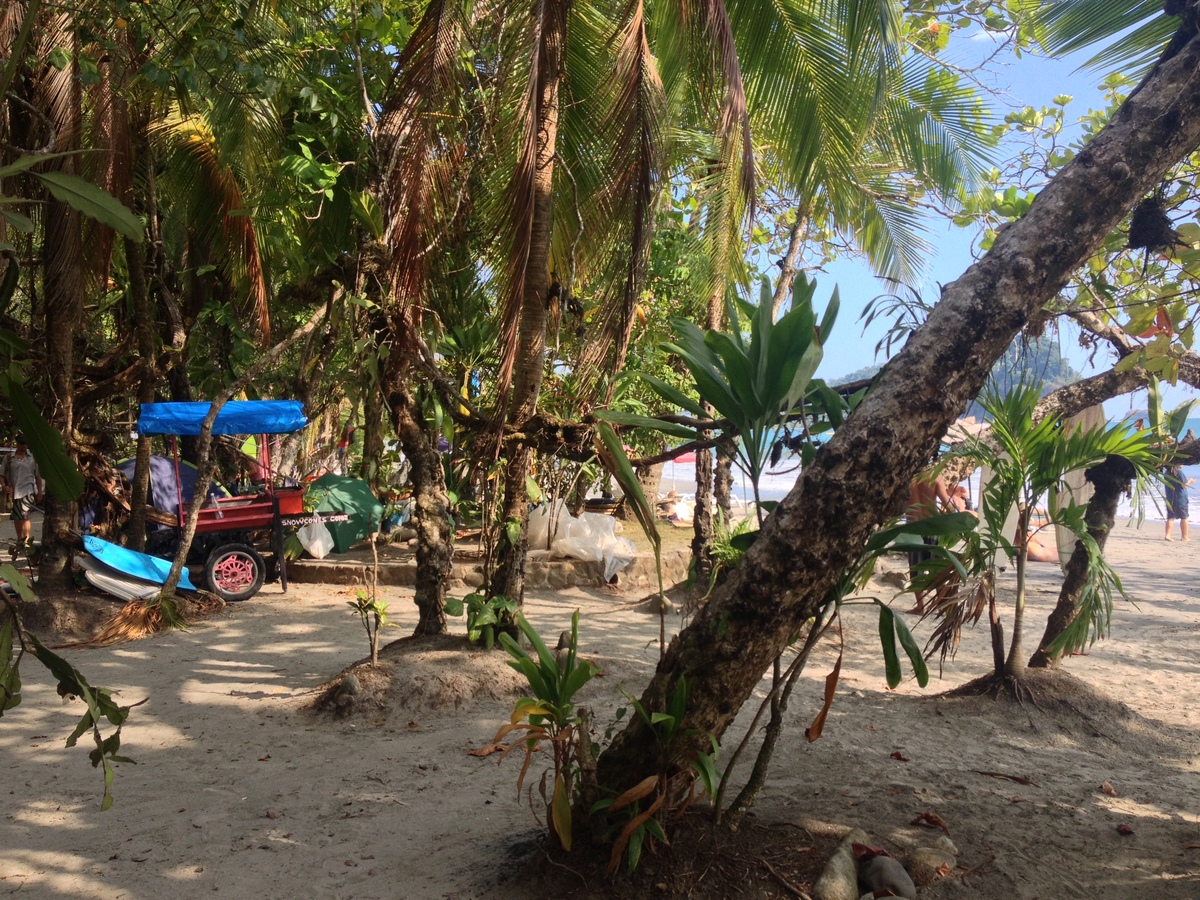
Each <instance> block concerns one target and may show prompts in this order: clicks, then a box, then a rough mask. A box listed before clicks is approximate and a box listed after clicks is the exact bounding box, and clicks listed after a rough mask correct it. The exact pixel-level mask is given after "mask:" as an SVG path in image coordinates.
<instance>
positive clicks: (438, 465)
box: [385, 353, 454, 635]
mask: <svg viewBox="0 0 1200 900" xmlns="http://www.w3.org/2000/svg"><path fill="white" fill-rule="evenodd" d="M392 355H393V356H395V357H398V356H400V354H399V353H393V354H392ZM405 369H406V370H405V371H401V372H395V373H393V374H391V375H390V376H389V377H388V383H387V384H386V385H385V390H386V392H387V403H388V407H389V408H390V409H391V413H392V425H393V427H394V428H395V430H396V436H397V437H398V438H399V440H400V446H401V448H403V450H404V455H405V456H406V457H407V458H408V462H409V465H410V466H411V467H412V468H411V469H410V470H409V478H410V480H411V481H412V486H413V515H412V523H413V527H414V528H415V529H416V531H417V582H416V594H415V596H414V597H413V602H414V603H416V605H417V611H418V620H417V627H416V629H414V631H413V634H414V635H423V634H445V633H446V613H445V611H444V606H445V602H446V582H447V581H448V580H449V578H450V569H451V566H452V561H453V555H454V522H453V520H452V519H451V518H450V499H449V497H448V496H447V494H446V477H445V470H444V469H443V468H442V456H441V454H440V453H438V451H437V446H436V444H434V442H433V440H432V439H431V432H430V431H429V429H428V427H427V426H426V423H425V417H424V416H423V415H422V414H421V407H420V405H419V404H418V403H417V400H416V397H414V396H413V393H412V385H411V384H410V383H409V378H408V376H409V375H410V374H411V370H408V369H407V367H405Z"/></svg>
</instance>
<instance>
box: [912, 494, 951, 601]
mask: <svg viewBox="0 0 1200 900" xmlns="http://www.w3.org/2000/svg"><path fill="white" fill-rule="evenodd" d="M955 508H956V507H955V505H954V502H953V501H952V500H951V497H950V490H949V489H948V488H947V487H946V482H945V481H943V480H942V477H941V476H940V475H936V476H930V475H928V474H922V475H918V476H917V477H916V478H914V479H913V481H912V484H911V485H910V487H909V495H908V511H907V512H905V514H904V518H905V519H907V520H908V521H909V522H916V521H919V520H921V519H926V518H928V517H929V516H935V515H937V514H938V513H939V512H941V511H942V510H954V509H955ZM923 540H924V541H925V543H926V544H927V545H929V546H930V547H936V546H937V543H938V539H937V538H936V537H934V536H933V535H926V536H925V537H924V538H923ZM932 558H933V553H931V552H930V551H928V550H911V551H909V554H908V571H909V577H911V578H915V577H916V576H917V575H919V574H921V569H920V567H921V564H922V563H924V562H927V561H929V560H930V559H932ZM915 596H916V598H917V605H916V606H915V607H914V608H913V610H912V611H913V612H914V613H916V614H917V615H919V616H923V615H925V603H924V600H925V592H924V591H916V592H915Z"/></svg>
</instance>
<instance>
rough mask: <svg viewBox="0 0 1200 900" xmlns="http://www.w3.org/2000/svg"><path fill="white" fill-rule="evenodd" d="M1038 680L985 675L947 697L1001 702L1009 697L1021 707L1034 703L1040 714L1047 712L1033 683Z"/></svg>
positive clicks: (1006, 675) (1015, 676)
mask: <svg viewBox="0 0 1200 900" xmlns="http://www.w3.org/2000/svg"><path fill="white" fill-rule="evenodd" d="M1035 680H1036V679H1031V678H1028V677H1027V676H1024V675H1010V674H1008V673H1005V674H1003V675H996V674H991V675H984V676H982V677H981V678H976V679H974V680H973V681H968V682H967V683H966V684H963V685H959V686H958V687H956V688H954V689H953V690H951V691H947V692H946V696H947V697H991V698H992V699H993V700H999V699H1000V698H1002V697H1008V698H1011V699H1013V700H1016V701H1017V703H1019V704H1020V705H1021V706H1024V705H1025V703H1026V701H1028V702H1029V703H1032V704H1033V705H1034V706H1035V707H1036V708H1037V710H1038V711H1039V712H1045V710H1043V709H1042V707H1041V704H1039V703H1038V697H1037V693H1036V692H1035V691H1034V686H1033V682H1034V681H1035Z"/></svg>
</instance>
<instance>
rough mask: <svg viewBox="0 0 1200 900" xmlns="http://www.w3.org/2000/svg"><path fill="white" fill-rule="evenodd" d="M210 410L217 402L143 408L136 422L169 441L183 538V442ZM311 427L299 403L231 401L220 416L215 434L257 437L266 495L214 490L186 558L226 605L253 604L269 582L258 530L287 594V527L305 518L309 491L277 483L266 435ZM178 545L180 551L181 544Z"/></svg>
mask: <svg viewBox="0 0 1200 900" xmlns="http://www.w3.org/2000/svg"><path fill="white" fill-rule="evenodd" d="M210 408H211V404H209V403H207V402H195V403H190V402H189V403H179V402H172V403H143V404H142V409H141V415H140V416H139V418H138V427H137V430H138V434H140V435H142V436H143V437H151V436H157V435H162V436H165V437H169V438H171V445H172V453H173V456H174V460H175V484H176V489H177V491H178V492H179V496H178V498H177V499H178V501H179V507H178V513H177V518H178V523H177V524H178V528H179V533H180V534H182V533H183V528H184V525H185V524H186V521H187V504H186V503H185V501H184V497H183V489H182V487H181V484H182V482H181V481H180V478H179V464H180V463H179V440H178V438H179V437H180V436H184V435H188V436H198V435H199V434H200V431H201V428H202V426H203V424H204V419H205V417H206V416H207V415H208V411H209V409H210ZM307 424H308V419H307V418H306V417H305V415H304V406H303V404H301V403H300V402H299V401H298V400H231V401H229V402H228V403H226V404H225V405H224V406H222V407H221V410H220V412H218V413H217V418H216V421H215V422H214V423H213V430H212V433H213V436H214V437H215V436H217V435H257V436H258V440H257V441H256V444H257V448H256V449H257V465H258V470H259V474H260V475H261V481H262V485H261V490H258V491H256V492H252V493H246V494H239V495H234V496H217V495H216V494H215V493H212V492H210V493H209V496H208V498H207V499H206V500H205V504H204V507H203V508H202V509H201V510H200V518H199V521H198V522H197V523H196V536H195V538H193V540H192V547H191V550H190V552H189V554H188V557H189V559H188V561H189V563H190V564H192V565H195V566H203V570H204V581H205V582H206V583H207V585H208V588H209V589H210V590H211V591H213V593H215V594H217V595H218V596H220V597H221V598H222V599H224V600H249V599H250V598H251V597H253V596H254V595H255V594H257V593H258V591H259V589H260V588H261V587H262V586H263V582H264V581H266V580H267V579H268V572H267V566H266V562H265V561H264V560H263V557H262V555H261V554H260V553H259V552H258V550H256V549H255V548H254V545H253V543H252V533H253V532H256V531H266V530H269V531H270V533H271V552H272V554H273V555H274V558H275V566H274V569H275V572H274V573H273V574H274V575H275V577H278V579H279V581H280V584H281V585H282V586H283V589H284V590H285V591H286V590H287V560H286V559H285V558H284V554H283V529H284V527H285V525H288V524H293V522H289V521H288V520H289V518H290V519H292V520H295V521H301V522H302V521H304V517H303V513H304V488H303V486H301V485H297V486H295V487H277V486H276V485H275V478H274V473H273V472H272V470H271V454H270V452H269V450H268V445H267V440H266V437H267V435H270V434H291V433H292V432H295V431H299V430H300V429H302V428H304V427H305V426H306V425H307ZM257 480H258V479H255V481H256V482H257ZM196 490H198V491H199V490H208V486H207V485H200V484H197V485H196ZM175 544H176V546H177V541H176V542H175ZM164 549H169V548H164ZM193 571H195V570H193ZM271 580H274V579H273V578H272V579H271Z"/></svg>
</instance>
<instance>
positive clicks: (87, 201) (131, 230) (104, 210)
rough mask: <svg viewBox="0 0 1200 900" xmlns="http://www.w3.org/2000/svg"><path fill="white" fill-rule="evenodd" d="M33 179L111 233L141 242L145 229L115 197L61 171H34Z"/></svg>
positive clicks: (75, 176)
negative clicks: (111, 231)
mask: <svg viewBox="0 0 1200 900" xmlns="http://www.w3.org/2000/svg"><path fill="white" fill-rule="evenodd" d="M33 174H34V177H36V178H37V179H38V180H40V181H41V182H42V183H43V184H45V185H46V187H47V188H49V190H50V193H51V194H53V195H54V196H55V198H57V199H58V200H61V201H62V202H63V203H66V204H67V205H68V206H70V207H72V208H74V209H77V210H79V211H80V212H81V213H83V214H84V215H85V216H88V217H90V218H93V219H95V220H96V221H97V222H101V223H102V224H104V225H107V226H109V227H110V228H112V229H113V230H114V231H116V232H118V233H119V234H121V235H124V236H125V237H127V238H129V239H130V240H131V241H136V242H137V243H139V244H140V243H141V242H142V240H143V238H144V236H145V228H144V227H143V226H142V222H141V220H140V219H139V218H138V217H137V216H135V215H134V214H133V213H131V212H130V211H129V209H128V208H126V206H125V205H124V204H123V203H121V201H119V200H118V199H117V198H116V197H114V196H113V195H112V194H110V193H109V192H108V191H106V190H104V189H103V188H101V187H98V186H97V185H94V184H92V183H91V182H90V181H87V180H85V179H83V178H80V177H79V176H78V175H68V174H67V173H65V172H34V173H33Z"/></svg>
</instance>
